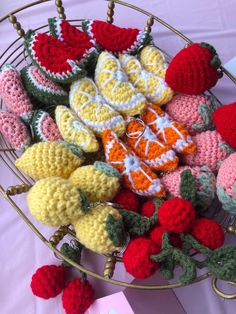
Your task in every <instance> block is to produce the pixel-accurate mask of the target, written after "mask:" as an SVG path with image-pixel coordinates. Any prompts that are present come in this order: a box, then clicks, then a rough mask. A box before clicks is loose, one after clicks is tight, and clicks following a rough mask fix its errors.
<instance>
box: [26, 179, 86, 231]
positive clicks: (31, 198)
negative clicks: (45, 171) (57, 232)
mask: <svg viewBox="0 0 236 314" xmlns="http://www.w3.org/2000/svg"><path fill="white" fill-rule="evenodd" d="M27 203H28V206H29V210H30V212H31V214H32V215H33V216H34V218H35V219H37V220H38V221H39V222H41V223H42V224H45V225H48V226H52V227H53V226H61V225H67V224H69V223H70V222H71V221H72V220H75V219H78V218H79V217H81V216H82V215H83V214H84V213H85V212H86V211H87V207H86V206H87V205H86V204H85V202H84V195H83V194H81V192H80V191H79V190H78V189H77V188H76V187H75V186H74V185H73V184H71V183H70V182H69V181H68V180H66V179H63V178H59V177H49V178H44V179H41V180H39V181H37V182H36V183H35V185H34V186H33V187H32V188H31V189H30V191H29V193H28V195H27Z"/></svg>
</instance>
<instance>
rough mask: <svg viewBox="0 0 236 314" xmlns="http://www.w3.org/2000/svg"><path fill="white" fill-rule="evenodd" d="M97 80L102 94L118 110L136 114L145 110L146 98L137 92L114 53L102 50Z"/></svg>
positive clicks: (123, 112)
mask: <svg viewBox="0 0 236 314" xmlns="http://www.w3.org/2000/svg"><path fill="white" fill-rule="evenodd" d="M95 81H96V84H97V86H98V88H99V90H100V93H101V95H102V96H103V97H104V98H105V99H106V101H107V102H108V103H109V104H110V105H111V106H112V107H113V108H114V109H116V110H117V111H119V112H120V113H122V114H124V115H130V116H134V115H137V114H140V113H142V112H143V110H144V108H145V106H146V99H145V98H144V96H143V95H142V94H141V93H137V91H136V90H135V88H134V87H133V85H132V84H131V83H129V82H128V78H127V76H126V74H125V73H124V71H123V70H122V68H121V65H120V62H119V60H118V59H116V58H115V57H114V56H113V55H112V54H110V53H108V52H105V51H104V52H102V53H101V54H100V56H99V58H98V62H97V66H96V71H95Z"/></svg>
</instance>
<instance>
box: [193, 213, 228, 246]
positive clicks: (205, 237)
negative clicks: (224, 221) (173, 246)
mask: <svg viewBox="0 0 236 314" xmlns="http://www.w3.org/2000/svg"><path fill="white" fill-rule="evenodd" d="M191 234H192V235H193V236H194V238H195V239H196V240H197V241H199V242H200V243H201V244H203V245H205V246H207V247H208V248H209V249H211V250H215V249H217V248H219V247H221V246H222V245H223V244H224V238H225V237H224V230H223V228H222V227H221V226H220V225H219V224H218V223H217V222H215V221H214V220H212V219H208V218H199V219H196V220H195V223H194V226H193V229H192V231H191Z"/></svg>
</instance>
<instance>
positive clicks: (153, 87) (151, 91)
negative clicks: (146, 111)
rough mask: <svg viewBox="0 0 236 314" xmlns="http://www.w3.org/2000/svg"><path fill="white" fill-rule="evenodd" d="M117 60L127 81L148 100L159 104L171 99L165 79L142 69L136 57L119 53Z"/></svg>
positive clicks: (171, 93)
mask: <svg viewBox="0 0 236 314" xmlns="http://www.w3.org/2000/svg"><path fill="white" fill-rule="evenodd" d="M119 60H120V62H121V66H122V68H123V70H124V72H125V73H126V75H127V77H128V79H129V81H130V82H131V83H132V84H133V86H134V87H135V88H136V90H137V91H138V92H139V93H142V94H143V95H144V96H145V97H146V98H147V100H148V101H150V102H152V103H154V104H157V105H160V106H161V105H164V104H166V103H167V102H168V101H170V100H171V99H172V97H173V94H174V93H173V91H172V90H171V88H169V86H168V85H167V84H166V82H165V80H164V79H163V78H162V77H159V76H156V75H155V74H153V73H150V72H148V71H146V70H144V69H143V68H142V66H141V64H140V62H139V61H138V59H137V58H136V57H134V56H129V55H127V54H120V55H119Z"/></svg>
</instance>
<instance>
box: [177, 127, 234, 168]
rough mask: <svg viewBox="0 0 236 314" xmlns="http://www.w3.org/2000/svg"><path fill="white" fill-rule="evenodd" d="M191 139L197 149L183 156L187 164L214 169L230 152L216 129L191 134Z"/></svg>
mask: <svg viewBox="0 0 236 314" xmlns="http://www.w3.org/2000/svg"><path fill="white" fill-rule="evenodd" d="M192 140H193V142H194V143H195V144H196V146H197V151H196V153H194V154H193V155H188V156H185V157H184V158H183V162H184V163H185V164H187V165H189V166H207V167H209V168H210V169H211V170H212V171H215V170H217V169H218V168H219V166H220V164H221V162H222V161H223V160H224V159H225V158H227V157H228V156H229V154H230V153H231V152H232V149H231V148H230V147H229V146H228V145H227V144H226V143H225V142H224V141H223V140H222V137H221V136H220V134H219V133H218V132H217V131H206V132H202V133H200V134H197V135H196V136H193V138H192Z"/></svg>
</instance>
